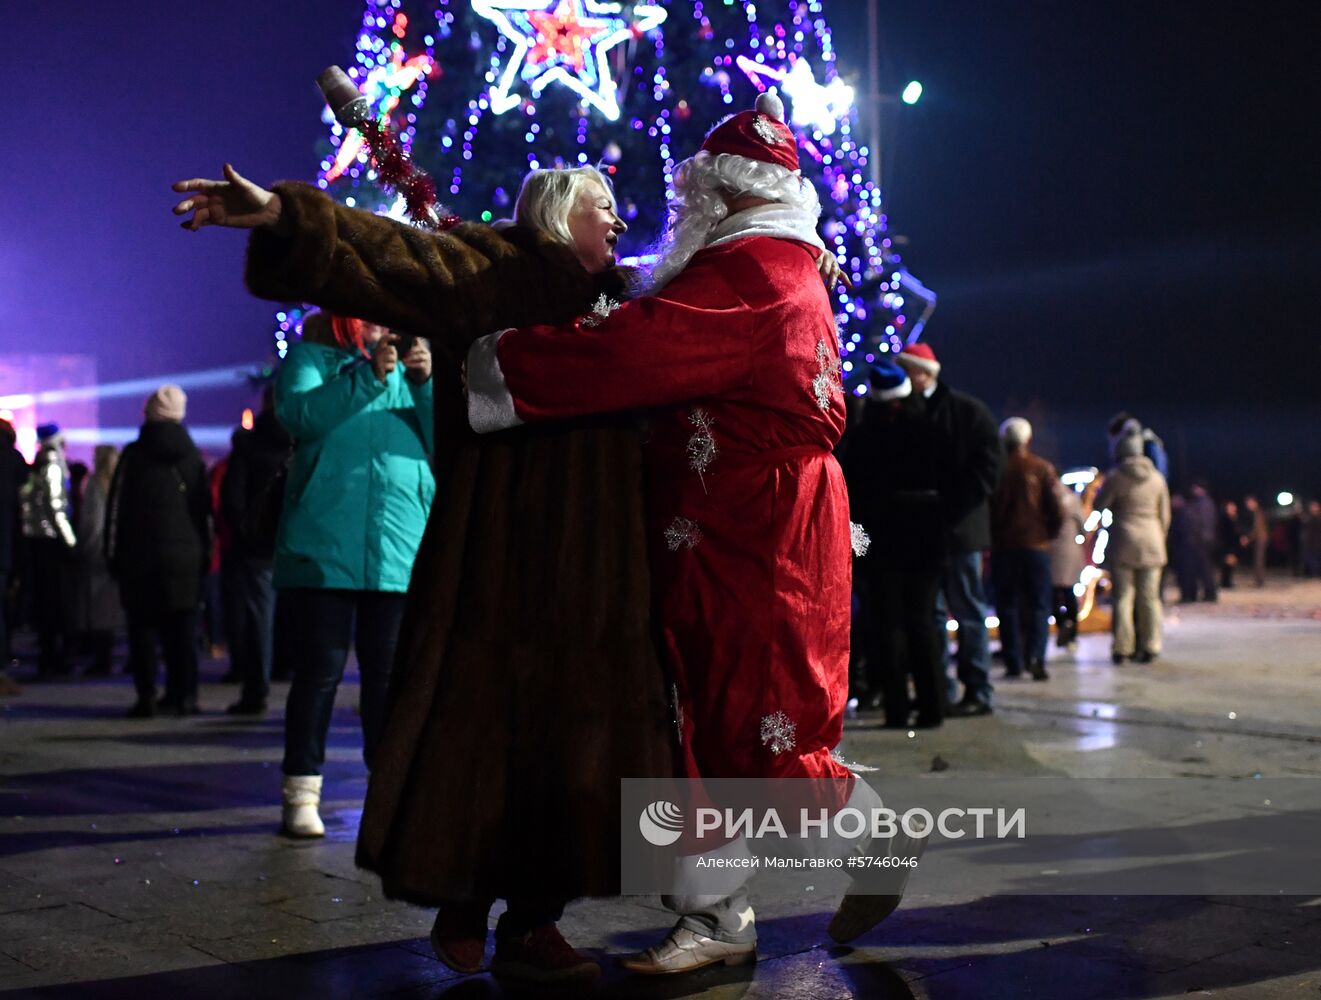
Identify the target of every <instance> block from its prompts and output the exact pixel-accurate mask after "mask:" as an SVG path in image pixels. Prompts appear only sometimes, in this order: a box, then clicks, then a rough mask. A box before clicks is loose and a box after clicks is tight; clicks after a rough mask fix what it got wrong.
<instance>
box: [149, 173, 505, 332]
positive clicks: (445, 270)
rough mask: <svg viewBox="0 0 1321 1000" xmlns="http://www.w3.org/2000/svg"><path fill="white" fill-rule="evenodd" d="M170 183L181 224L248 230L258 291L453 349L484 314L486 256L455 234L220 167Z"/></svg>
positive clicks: (488, 283) (252, 279) (489, 273)
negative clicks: (221, 171)
mask: <svg viewBox="0 0 1321 1000" xmlns="http://www.w3.org/2000/svg"><path fill="white" fill-rule="evenodd" d="M174 190H176V191H178V192H180V193H183V194H186V195H188V197H186V198H184V199H183V200H182V201H180V202H179V203H178V204H177V205H175V206H174V213H175V214H176V215H189V216H190V217H189V218H188V219H186V220H185V221H184V222H183V227H184V228H185V229H188V230H191V231H196V230H199V229H203V228H206V227H207V226H226V227H230V228H239V229H249V230H252V235H251V237H250V238H249V243H248V263H247V274H246V278H247V283H248V288H249V289H250V290H251V291H252V293H253V294H254V295H257V296H260V297H261V298H266V299H273V300H276V301H293V302H310V303H314V304H315V305H318V306H321V307H323V308H326V309H330V310H332V311H334V312H338V313H341V314H343V315H346V316H357V317H360V318H362V319H367V320H371V321H373V322H376V323H380V324H382V325H385V326H390V327H392V328H395V329H400V330H408V331H410V332H416V333H427V334H429V335H430V336H432V337H433V339H436V338H439V339H438V340H437V343H438V344H444V345H445V346H446V347H447V348H457V349H460V350H461V349H462V348H466V346H467V343H468V341H469V340H470V339H471V335H470V334H469V333H468V330H469V329H470V328H471V325H473V324H474V323H476V322H479V321H480V320H481V318H482V317H481V316H480V315H479V313H480V310H479V308H478V303H479V302H480V301H482V300H489V298H490V297H491V291H490V289H492V288H493V283H494V280H495V274H494V265H493V261H492V260H491V259H490V258H489V257H488V256H487V255H486V253H484V252H483V250H482V249H479V248H478V247H476V246H473V245H472V244H470V243H469V242H467V241H466V240H465V239H464V238H463V233H462V232H459V231H455V232H449V233H432V232H427V231H424V230H420V229H415V228H413V227H411V226H405V225H401V224H400V223H397V222H394V221H393V220H391V219H387V218H384V217H382V216H379V215H373V214H372V213H370V212H364V211H361V210H359V209H352V208H348V207H346V206H344V205H341V204H339V203H338V202H336V201H334V200H333V199H332V198H331V197H330V196H329V195H327V194H325V193H324V192H322V191H319V190H317V189H316V188H314V187H311V186H310V185H306V184H296V183H289V184H277V185H276V186H275V188H274V190H267V189H266V188H262V187H259V186H258V185H256V184H254V183H252V181H250V180H248V179H247V178H245V177H243V176H242V175H240V174H239V173H238V171H236V170H235V169H234V168H233V167H232V166H230V165H228V164H226V165H225V179H224V180H208V179H205V178H193V179H190V180H185V181H179V182H178V183H176V184H175V185H174ZM465 228H467V227H462V226H461V227H459V229H460V230H463V229H465ZM488 329H489V327H488ZM447 341H448V342H447Z"/></svg>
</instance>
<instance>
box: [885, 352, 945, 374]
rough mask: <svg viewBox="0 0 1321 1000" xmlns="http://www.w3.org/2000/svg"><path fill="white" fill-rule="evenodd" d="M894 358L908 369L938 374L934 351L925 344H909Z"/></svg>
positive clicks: (938, 368)
mask: <svg viewBox="0 0 1321 1000" xmlns="http://www.w3.org/2000/svg"><path fill="white" fill-rule="evenodd" d="M894 359H895V360H896V361H898V362H899V363H900V364H901V365H903V366H904V367H905V368H907V369H909V370H910V371H912V370H913V369H914V368H916V369H917V370H918V371H923V372H926V373H927V374H928V375H931V376H933V377H935V376H939V375H940V362H939V361H937V360H936V352H935V351H933V350H932V349H931V348H930V346H929V345H927V344H909V345H908V346H907V347H905V348H904V349H903V350H902V351H901V352H900V353H899V354H896V355H895V358H894Z"/></svg>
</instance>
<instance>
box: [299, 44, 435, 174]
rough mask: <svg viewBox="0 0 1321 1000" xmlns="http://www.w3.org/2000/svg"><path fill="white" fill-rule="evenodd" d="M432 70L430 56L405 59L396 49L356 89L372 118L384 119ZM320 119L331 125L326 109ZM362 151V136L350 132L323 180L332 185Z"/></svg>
mask: <svg viewBox="0 0 1321 1000" xmlns="http://www.w3.org/2000/svg"><path fill="white" fill-rule="evenodd" d="M434 69H435V63H434V62H433V61H432V59H431V57H430V56H427V55H419V56H413V57H412V58H411V59H405V58H404V50H403V48H402V46H396V47H395V48H394V50H393V51H392V52H391V53H390V61H389V63H387V64H386V65H384V66H377V67H376V68H375V69H373V70H372V71H371V72H370V73H369V74H367V80H366V82H365V83H364V84H362V86H361V87H360V88H359V89H360V90H361V91H362V92H363V93H364V94H365V95H366V96H367V100H369V101H370V102H371V105H372V107H373V108H375V109H376V117H377V118H384V117H386V116H388V115H389V114H390V113H391V112H392V111H394V109H395V108H397V107H398V106H399V99H400V98H401V97H402V96H403V93H404V91H406V90H408V89H409V88H410V87H412V86H413V85H414V84H416V83H417V81H418V80H421V79H422V78H423V77H424V76H430V75H431V73H432V71H433V70H434ZM323 117H326V118H328V124H333V122H334V116H333V115H331V112H330V109H329V108H327V109H326V111H325V114H324V115H323ZM362 148H363V139H362V133H361V132H359V131H357V130H356V129H354V130H353V131H351V132H349V134H348V135H346V136H345V137H344V141H343V142H341V143H340V144H339V153H338V154H336V156H335V162H334V164H332V165H331V167H330V169H329V170H327V171H326V176H325V179H326V180H327V181H333V180H334V179H335V178H336V177H338V176H340V174H342V173H344V171H345V170H347V169H348V168H349V164H351V163H352V162H353V161H354V160H356V159H357V158H358V154H359V153H361V152H362Z"/></svg>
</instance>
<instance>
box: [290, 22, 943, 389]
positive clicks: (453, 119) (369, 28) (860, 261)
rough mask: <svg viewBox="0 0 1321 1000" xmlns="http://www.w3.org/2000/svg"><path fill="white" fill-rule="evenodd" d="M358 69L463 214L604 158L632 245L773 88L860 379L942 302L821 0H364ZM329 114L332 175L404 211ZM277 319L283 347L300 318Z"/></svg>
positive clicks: (636, 248) (364, 201)
mask: <svg viewBox="0 0 1321 1000" xmlns="http://www.w3.org/2000/svg"><path fill="white" fill-rule="evenodd" d="M346 69H347V70H348V72H349V75H350V77H352V78H353V80H354V82H355V83H356V84H357V85H358V87H359V89H360V90H361V91H362V92H363V93H364V94H366V95H367V97H368V98H369V100H370V102H371V105H372V108H373V109H374V111H375V113H376V114H377V115H378V116H381V117H388V118H389V119H390V121H391V122H392V123H393V124H394V126H395V127H396V128H397V129H398V130H399V133H400V137H401V140H402V142H403V145H404V147H405V148H406V149H407V150H408V152H409V154H410V155H411V156H412V158H413V159H414V160H415V161H416V162H417V164H418V165H419V166H421V167H422V168H423V169H425V170H426V171H427V172H428V173H430V174H431V176H432V177H433V178H434V179H435V182H436V187H437V190H438V192H439V194H440V198H441V200H442V202H444V204H445V205H446V207H447V208H448V209H450V210H451V211H453V212H455V213H456V214H458V215H460V216H462V217H463V218H465V219H472V220H476V219H482V220H491V219H498V218H503V217H507V216H509V215H511V214H512V208H513V199H514V196H515V194H516V193H517V190H518V184H519V181H520V180H521V178H522V176H523V174H524V173H525V172H526V171H527V170H528V169H532V168H536V167H548V166H553V165H578V164H588V163H591V164H599V165H600V166H601V168H602V169H603V170H605V171H606V172H607V173H608V174H609V175H610V176H611V179H612V180H613V182H614V186H615V191H616V194H617V197H618V201H619V206H620V214H621V215H622V216H623V218H624V220H625V221H626V222H627V223H628V225H629V233H628V234H627V236H626V237H625V241H624V244H623V246H624V249H625V251H628V250H630V249H631V250H632V252H634V253H638V252H641V251H643V250H644V249H645V247H646V246H647V244H648V243H650V242H651V241H652V240H654V239H655V238H656V237H657V236H659V234H660V232H661V231H662V229H663V228H664V225H665V221H666V203H667V199H668V198H669V197H670V191H669V185H670V180H671V177H672V174H673V171H674V167H675V164H676V162H677V161H678V160H682V159H683V158H685V157H687V156H691V155H692V154H693V153H694V152H696V151H697V148H698V147H699V146H700V144H701V140H702V137H703V135H704V134H705V132H706V131H707V129H709V128H710V127H711V126H712V125H714V124H715V123H716V122H717V121H719V120H720V119H721V118H723V117H725V116H726V115H728V114H731V113H733V112H734V111H739V110H742V109H744V108H749V107H751V106H752V104H753V102H754V100H755V98H756V95H757V94H758V93H760V92H762V91H764V90H766V89H768V88H771V87H774V88H776V89H777V90H778V91H779V92H780V93H781V95H782V96H783V97H784V98H785V104H786V108H787V111H788V117H789V119H790V124H791V125H792V126H793V127H794V130H795V132H796V133H797V134H798V136H799V139H800V146H801V151H800V159H801V161H802V169H803V173H804V175H805V176H807V177H808V178H810V179H811V180H812V182H813V183H814V184H816V186H817V189H818V192H819V194H820V195H821V200H822V204H823V206H824V210H823V216H822V233H823V236H824V238H825V240H826V243H827V246H828V247H830V248H831V249H833V250H834V251H835V252H836V253H837V255H838V256H839V259H840V262H841V264H842V265H843V267H844V270H845V272H846V273H847V274H848V275H849V277H850V279H851V280H852V282H853V286H854V287H853V288H852V289H851V290H850V289H847V288H845V287H844V286H843V284H841V285H840V286H839V287H838V288H837V290H836V292H835V296H836V299H837V303H836V306H837V307H836V315H837V318H838V325H839V333H840V340H841V348H842V351H843V353H844V374H845V378H846V380H847V381H849V382H850V383H851V384H853V385H854V386H855V389H861V386H859V385H858V379H859V378H860V376H861V375H862V373H863V370H864V369H865V365H864V364H862V361H863V359H864V358H865V357H866V356H868V355H874V354H875V353H877V352H883V351H893V350H897V349H898V348H899V347H900V346H901V345H902V343H904V342H905V341H907V340H909V339H911V338H912V337H913V336H915V334H916V332H917V331H916V330H915V327H920V321H921V319H922V316H923V314H922V313H921V312H920V307H921V306H928V311H929V305H930V304H931V303H929V302H927V301H925V300H923V301H919V302H914V303H913V304H912V305H909V304H908V303H906V302H905V296H906V295H907V296H909V297H910V298H911V297H912V296H913V293H914V292H916V293H917V294H918V296H922V295H923V293H925V290H924V289H922V288H921V285H920V284H918V283H917V282H915V281H913V280H912V279H911V278H909V277H908V275H907V273H906V272H905V271H904V270H903V268H902V266H901V263H900V260H899V256H898V254H896V253H894V252H893V251H892V249H891V245H890V240H889V238H888V237H887V236H886V219H885V216H884V214H883V213H882V211H881V192H880V191H879V190H878V189H877V188H876V186H875V185H874V184H873V183H872V182H871V181H870V180H869V179H868V176H867V173H868V150H867V149H866V147H865V145H864V144H862V142H861V139H860V137H859V136H858V134H857V133H858V130H857V123H856V114H855V109H854V104H853V89H852V87H850V86H849V85H848V84H847V82H846V81H845V79H844V78H843V77H842V76H841V74H840V73H839V71H838V68H837V66H836V55H835V49H834V45H833V43H832V41H831V33H830V27H829V24H828V23H827V19H826V14H825V6H824V4H823V3H821V2H819V0H766V2H760V3H757V2H751V0H675V2H657V3H616V2H605V0H427V2H425V3H422V2H418V3H412V2H407V0H367V3H366V11H365V13H364V14H363V22H362V30H361V31H360V33H359V35H358V41H357V52H356V57H355V61H354V63H353V64H352V65H351V66H348V67H346ZM325 120H326V122H327V124H328V125H329V135H328V138H327V142H326V146H325V149H324V150H323V159H322V162H321V168H320V175H319V183H320V185H321V186H322V187H323V188H325V189H326V190H328V191H329V192H330V193H331V194H332V195H334V196H335V197H337V198H339V199H340V200H341V201H343V202H344V203H345V204H348V205H357V206H359V207H364V208H369V209H372V210H374V211H379V212H387V213H390V214H392V215H396V216H397V217H400V218H403V212H404V206H403V203H402V199H401V198H398V197H397V196H395V195H393V194H389V193H387V192H385V191H384V190H383V189H382V187H381V186H380V184H379V183H377V178H376V175H375V171H374V170H373V168H372V166H371V163H370V160H369V157H368V154H367V150H366V148H365V146H364V143H363V140H362V137H361V136H360V135H359V134H358V133H357V132H356V131H352V130H349V131H346V130H344V129H343V128H341V127H340V126H339V125H338V124H337V123H336V122H335V121H334V120H333V118H332V117H331V115H330V113H329V110H327V111H326V113H325ZM926 294H927V295H929V293H926ZM933 301H934V300H933V299H932V302H933ZM913 306H918V307H919V308H917V309H915V308H913ZM906 310H907V311H906ZM278 318H279V320H280V324H281V329H280V332H279V333H278V334H277V339H278V341H279V344H278V346H279V348H280V351H281V353H282V354H283V351H284V348H285V346H286V340H287V337H288V336H289V335H290V331H291V330H292V329H293V327H294V326H295V325H296V323H297V318H298V317H297V313H294V312H286V313H281V314H280V315H279V317H278Z"/></svg>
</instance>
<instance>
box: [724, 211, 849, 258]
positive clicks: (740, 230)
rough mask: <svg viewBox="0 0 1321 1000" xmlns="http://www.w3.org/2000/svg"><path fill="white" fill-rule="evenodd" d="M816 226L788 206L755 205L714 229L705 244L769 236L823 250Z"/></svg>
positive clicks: (736, 213) (811, 219)
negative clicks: (795, 241)
mask: <svg viewBox="0 0 1321 1000" xmlns="http://www.w3.org/2000/svg"><path fill="white" fill-rule="evenodd" d="M816 224H817V220H816V218H814V217H813V216H811V215H809V214H808V213H807V212H804V211H802V210H800V209H797V208H790V207H789V206H788V205H781V204H771V205H756V206H754V207H752V208H745V209H744V210H743V211H742V212H735V213H734V214H733V215H731V216H729V218H727V219H725V221H723V222H722V223H720V225H718V226H716V228H715V229H714V230H712V232H711V236H710V238H709V239H708V240H707V241H706V245H707V246H709V247H713V246H718V245H720V244H721V243H729V242H732V241H733V240H741V239H744V238H746V237H749V236H771V237H775V238H776V239H782V240H797V241H798V242H800V243H807V244H809V245H811V246H814V247H816V248H817V249H818V250H823V251H824V250H825V249H826V245H825V243H823V242H822V240H821V237H820V236H818V235H817V232H816Z"/></svg>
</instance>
